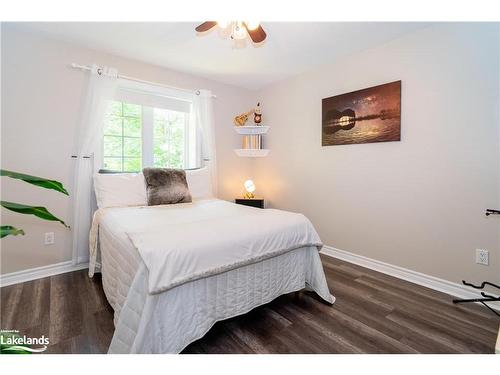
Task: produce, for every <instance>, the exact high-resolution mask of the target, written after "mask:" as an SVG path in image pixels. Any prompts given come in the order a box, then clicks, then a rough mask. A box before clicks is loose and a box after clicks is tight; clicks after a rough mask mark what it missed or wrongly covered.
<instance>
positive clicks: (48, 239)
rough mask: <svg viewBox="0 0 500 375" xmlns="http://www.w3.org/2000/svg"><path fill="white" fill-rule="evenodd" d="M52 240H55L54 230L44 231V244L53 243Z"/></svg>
mask: <svg viewBox="0 0 500 375" xmlns="http://www.w3.org/2000/svg"><path fill="white" fill-rule="evenodd" d="M54 242H56V239H55V236H54V232H47V233H45V241H44V243H45V245H53V244H54Z"/></svg>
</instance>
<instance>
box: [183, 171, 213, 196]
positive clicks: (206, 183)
mask: <svg viewBox="0 0 500 375" xmlns="http://www.w3.org/2000/svg"><path fill="white" fill-rule="evenodd" d="M186 180H187V183H188V188H189V192H190V193H191V198H193V199H207V198H213V194H212V180H211V178H210V171H209V170H208V168H207V167H204V168H200V169H188V170H186Z"/></svg>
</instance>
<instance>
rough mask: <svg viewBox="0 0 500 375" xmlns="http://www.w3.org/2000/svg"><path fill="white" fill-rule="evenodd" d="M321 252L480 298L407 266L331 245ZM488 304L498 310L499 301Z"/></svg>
mask: <svg viewBox="0 0 500 375" xmlns="http://www.w3.org/2000/svg"><path fill="white" fill-rule="evenodd" d="M321 253H322V254H324V255H327V256H331V257H334V258H338V259H340V260H344V261H346V262H349V263H354V264H357V265H359V266H362V267H365V268H369V269H371V270H374V271H378V272H381V273H385V274H387V275H390V276H394V277H397V278H398V279H403V280H406V281H409V282H412V283H414V284H418V285H422V286H425V287H427V288H430V289H434V290H437V291H439V292H443V293H446V294H450V295H452V296H455V297H459V298H464V299H469V298H481V297H482V296H481V292H480V291H476V290H474V289H472V288H469V287H466V286H465V285H460V284H457V283H454V282H451V281H448V280H444V279H440V278H438V277H434V276H430V275H426V274H424V273H420V272H416V271H412V270H410V269H407V268H403V267H399V266H395V265H393V264H389V263H384V262H381V261H379V260H375V259H371V258H367V257H364V256H361V255H357V254H353V253H350V252H348V251H344V250H339V249H335V248H334V247H331V246H323V249H321ZM488 305H489V306H490V307H492V308H494V309H495V310H499V311H500V303H498V302H489V303H488Z"/></svg>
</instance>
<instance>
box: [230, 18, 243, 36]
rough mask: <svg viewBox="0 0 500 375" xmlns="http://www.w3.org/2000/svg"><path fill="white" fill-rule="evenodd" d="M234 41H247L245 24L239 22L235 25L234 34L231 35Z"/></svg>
mask: <svg viewBox="0 0 500 375" xmlns="http://www.w3.org/2000/svg"><path fill="white" fill-rule="evenodd" d="M231 37H232V38H233V39H246V37H247V31H246V29H245V27H243V22H241V21H237V22H235V23H234V26H233V32H232V34H231Z"/></svg>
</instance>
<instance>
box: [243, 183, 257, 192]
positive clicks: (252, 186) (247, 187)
mask: <svg viewBox="0 0 500 375" xmlns="http://www.w3.org/2000/svg"><path fill="white" fill-rule="evenodd" d="M244 186H245V190H246V191H247V192H249V193H253V192H254V191H255V184H254V183H253V181H252V180H246V181H245V183H244Z"/></svg>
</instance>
